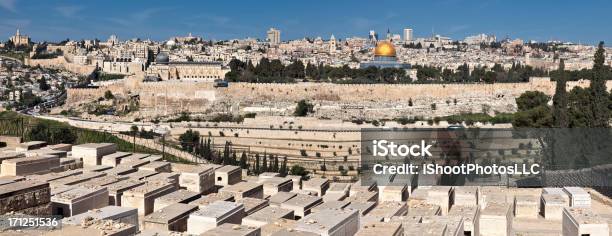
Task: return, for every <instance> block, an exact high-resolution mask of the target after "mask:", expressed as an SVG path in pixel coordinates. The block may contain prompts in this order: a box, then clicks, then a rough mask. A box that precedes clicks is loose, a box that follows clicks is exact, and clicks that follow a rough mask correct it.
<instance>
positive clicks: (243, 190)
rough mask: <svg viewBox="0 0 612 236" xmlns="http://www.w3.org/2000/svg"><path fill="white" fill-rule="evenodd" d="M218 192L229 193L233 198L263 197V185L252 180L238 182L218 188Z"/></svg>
mask: <svg viewBox="0 0 612 236" xmlns="http://www.w3.org/2000/svg"><path fill="white" fill-rule="evenodd" d="M219 193H226V194H231V195H233V196H234V200H240V199H242V198H245V197H252V198H263V185H262V184H258V183H253V182H239V183H237V184H234V185H228V186H225V187H223V188H221V189H219Z"/></svg>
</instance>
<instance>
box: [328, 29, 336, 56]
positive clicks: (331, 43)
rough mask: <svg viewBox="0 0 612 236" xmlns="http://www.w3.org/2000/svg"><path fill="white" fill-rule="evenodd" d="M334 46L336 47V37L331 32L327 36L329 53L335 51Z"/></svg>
mask: <svg viewBox="0 0 612 236" xmlns="http://www.w3.org/2000/svg"><path fill="white" fill-rule="evenodd" d="M336 48H337V42H336V37H334V35H333V34H332V35H331V37H330V38H329V53H330V54H333V53H336Z"/></svg>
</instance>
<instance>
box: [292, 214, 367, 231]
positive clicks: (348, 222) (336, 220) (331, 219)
mask: <svg viewBox="0 0 612 236" xmlns="http://www.w3.org/2000/svg"><path fill="white" fill-rule="evenodd" d="M295 229H296V230H299V231H304V232H310V233H315V234H319V235H329V236H343V235H355V234H356V233H357V231H358V230H359V212H357V211H356V210H323V211H320V212H317V213H313V214H310V215H308V216H306V217H304V218H303V219H301V220H299V221H298V222H297V223H296V225H295Z"/></svg>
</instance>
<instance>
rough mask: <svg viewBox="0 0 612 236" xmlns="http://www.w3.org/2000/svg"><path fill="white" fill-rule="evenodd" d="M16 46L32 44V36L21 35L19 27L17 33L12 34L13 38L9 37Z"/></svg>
mask: <svg viewBox="0 0 612 236" xmlns="http://www.w3.org/2000/svg"><path fill="white" fill-rule="evenodd" d="M9 40H10V41H11V42H12V43H13V44H14V45H15V46H22V45H25V46H27V45H30V37H28V36H27V35H21V34H20V33H19V29H17V32H16V33H15V35H13V36H11V38H10V39H9Z"/></svg>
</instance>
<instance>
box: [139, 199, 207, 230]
mask: <svg viewBox="0 0 612 236" xmlns="http://www.w3.org/2000/svg"><path fill="white" fill-rule="evenodd" d="M196 210H198V207H197V206H193V205H188V204H183V203H174V204H171V205H169V206H166V207H164V208H162V209H159V210H156V211H155V212H153V213H151V214H149V215H147V216H145V218H144V223H143V226H144V227H143V228H145V229H148V230H152V229H154V230H169V231H175V232H185V231H187V219H188V218H189V214H191V213H192V212H195V211H196Z"/></svg>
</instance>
